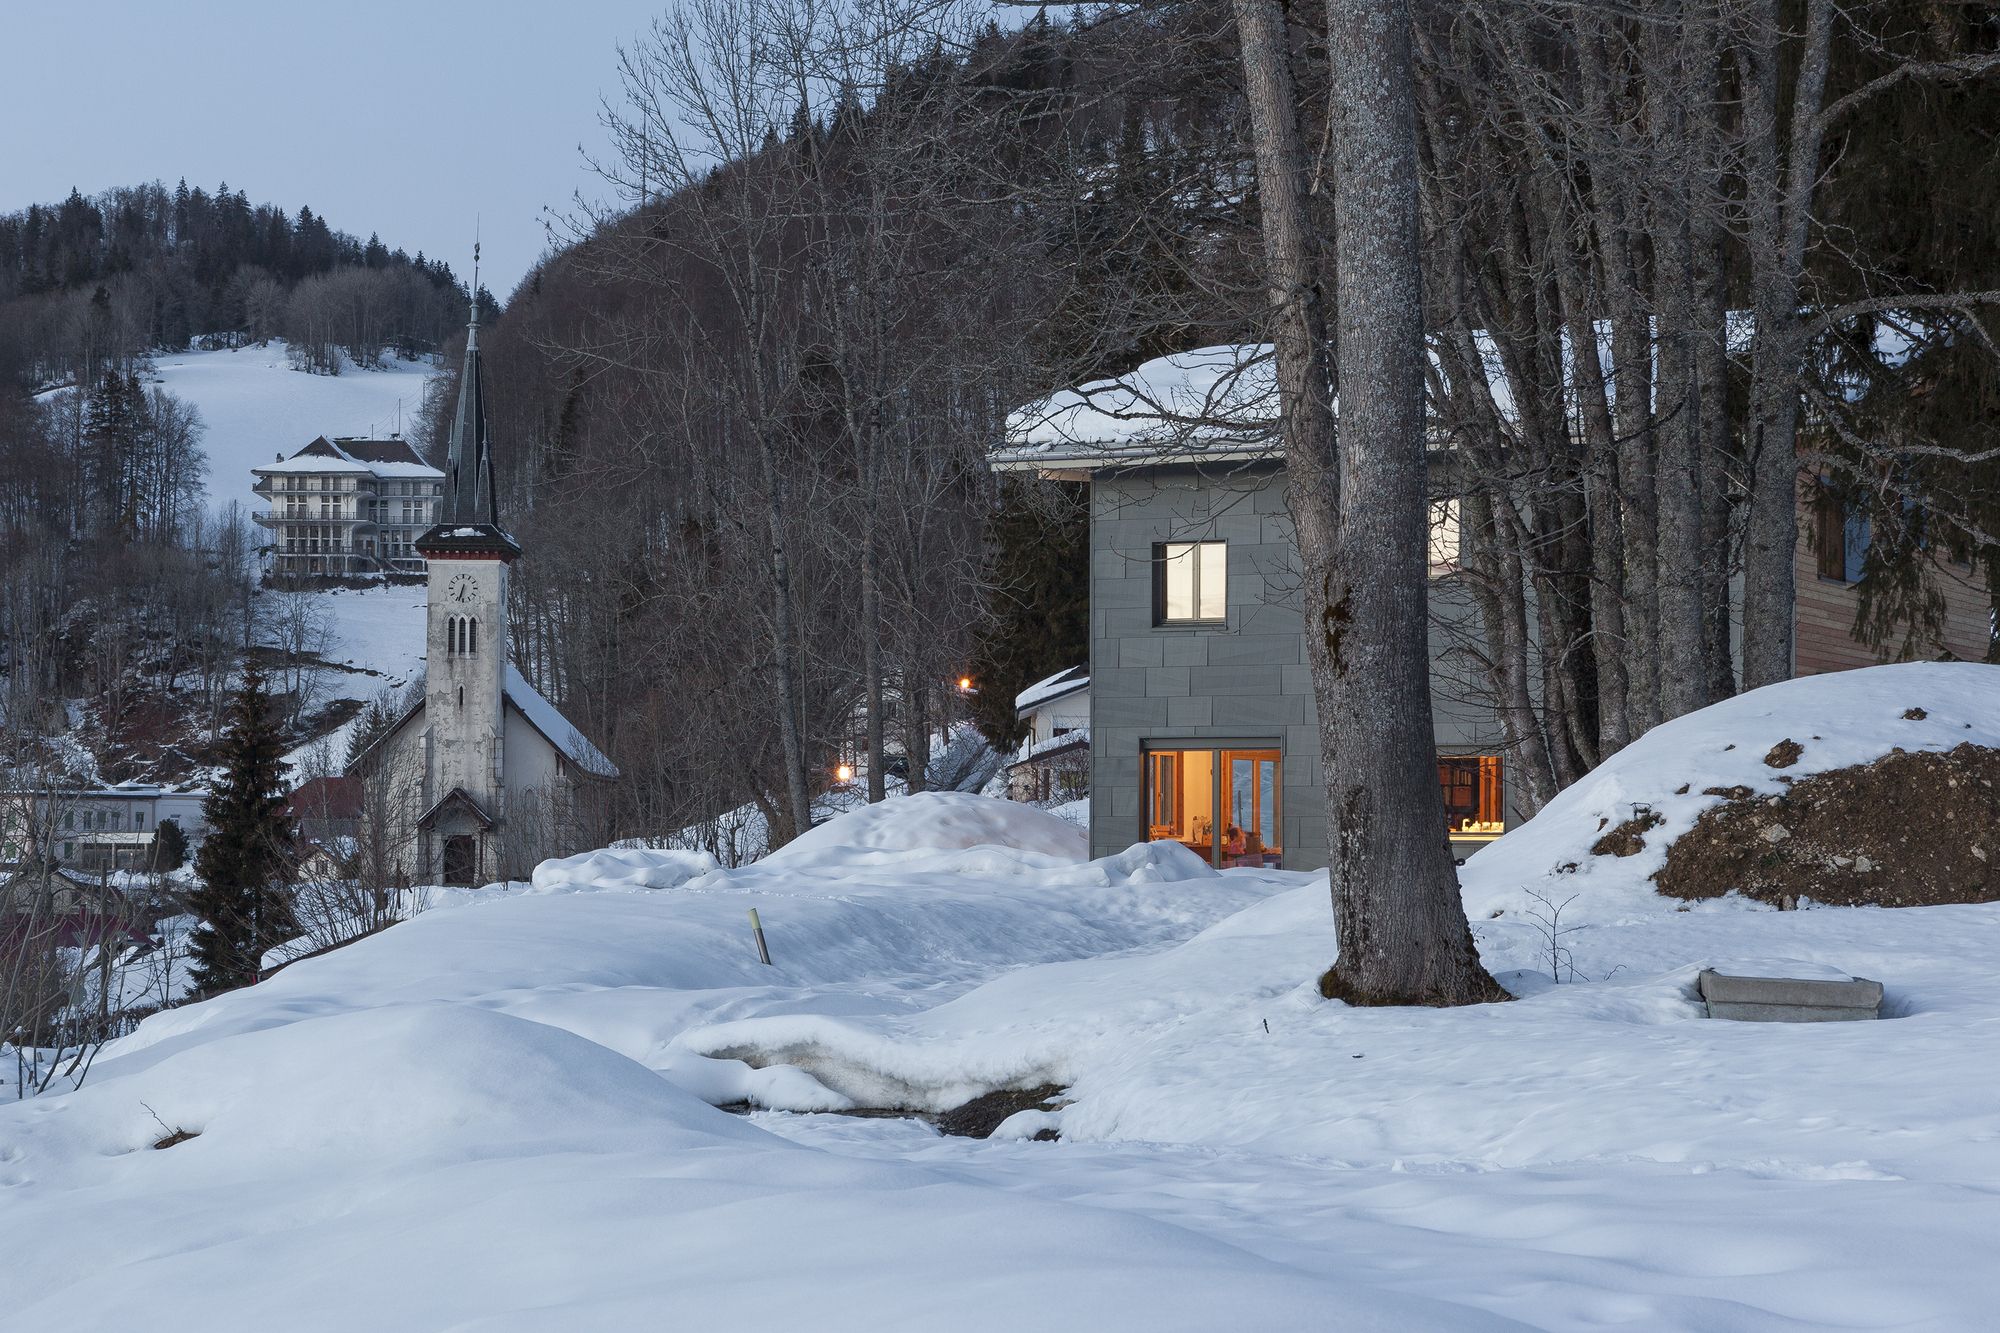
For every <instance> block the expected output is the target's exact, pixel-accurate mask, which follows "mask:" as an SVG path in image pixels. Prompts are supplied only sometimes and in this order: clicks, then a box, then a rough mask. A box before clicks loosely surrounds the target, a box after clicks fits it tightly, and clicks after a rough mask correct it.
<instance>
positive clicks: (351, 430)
mask: <svg viewBox="0 0 2000 1333" xmlns="http://www.w3.org/2000/svg"><path fill="white" fill-rule="evenodd" d="M154 366H155V367H156V369H157V370H158V376H157V378H158V380H159V382H160V384H161V387H163V388H165V389H166V390H167V391H168V392H169V393H172V394H174V395H176V396H178V397H180V398H184V399H186V400H187V401H188V402H191V403H193V404H194V405H195V406H196V407H197V408H199V409H201V419H202V423H203V424H204V425H205V426H206V427H207V431H206V433H205V434H204V435H203V437H202V442H201V446H202V448H203V449H204V450H205V451H207V453H208V495H209V503H210V504H211V505H216V506H220V505H226V504H228V503H229V502H230V501H231V500H235V501H238V502H239V503H241V504H243V505H245V506H247V507H250V508H257V507H258V505H257V504H256V503H255V497H254V496H252V495H251V493H250V486H251V483H252V482H253V481H255V480H256V478H254V477H252V476H251V475H250V469H251V468H253V467H256V466H258V465H260V464H263V463H269V462H272V461H273V460H274V459H275V458H276V457H277V455H279V454H281V453H282V454H284V455H285V456H286V457H288V458H289V457H290V456H291V455H293V454H295V453H297V452H298V451H299V450H300V449H303V448H304V447H305V446H306V445H308V444H311V443H312V442H313V440H314V439H315V438H317V437H318V436H321V435H325V436H327V437H329V438H331V437H333V436H335V435H371V434H372V435H375V436H377V437H386V436H387V435H388V434H389V433H390V432H392V431H394V430H395V429H396V428H397V426H396V423H397V420H398V415H399V413H400V418H401V420H402V422H403V424H404V426H405V428H407V427H408V425H409V423H410V422H411V421H413V420H414V419H415V417H416V415H417V410H418V408H420V407H421V406H422V405H423V400H424V379H425V377H426V376H427V375H429V374H430V373H431V367H430V365H429V364H427V363H421V362H411V361H397V360H391V361H390V362H389V366H390V368H389V369H387V370H368V371H364V370H356V369H354V368H353V366H351V365H350V366H348V367H347V368H346V369H345V370H344V371H343V372H342V373H341V374H339V375H308V374H306V373H304V372H303V371H297V370H293V369H292V368H291V366H290V364H289V363H288V362H287V361H286V359H285V345H284V343H283V342H282V341H281V340H274V341H273V342H272V343H271V344H270V346H268V347H243V348H238V349H237V350H235V351H223V352H174V353H170V354H162V355H160V356H158V357H156V358H155V359H154Z"/></svg>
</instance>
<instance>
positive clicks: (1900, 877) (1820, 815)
mask: <svg viewBox="0 0 2000 1333" xmlns="http://www.w3.org/2000/svg"><path fill="white" fill-rule="evenodd" d="M1779 781H1780V782H1781V783H1784V784H1786V785H1785V789H1784V790H1782V791H1779V792H1767V793H1762V794H1759V793H1755V792H1752V791H1751V790H1750V789H1749V788H1747V787H1732V788H1728V789H1726V790H1723V789H1713V788H1712V789H1710V792H1711V794H1713V795H1718V796H1726V797H1728V798H1729V799H1728V800H1727V802H1726V803H1724V804H1722V805H1718V806H1716V807H1714V808H1713V809H1710V810H1707V811H1705V812H1703V814H1702V816H1701V817H1700V818H1699V819H1697V820H1696V821H1695V825H1694V827H1693V828H1692V829H1690V830H1689V831H1688V832H1686V833H1685V834H1683V835H1681V837H1680V838H1679V839H1677V840H1676V841H1675V842H1674V844H1673V846H1672V847H1670V848H1668V849H1667V864H1666V866H1665V867H1664V868H1662V869H1661V870H1660V872H1659V873H1658V874H1656V875H1655V876H1654V877H1653V879H1654V882H1655V883H1656V884H1657V886H1658V890H1659V892H1660V893H1662V894H1665V895H1667V896H1668V897H1672V898H1719V897H1721V896H1722V895H1723V894H1725V893H1728V892H1730V891H1731V890H1735V891H1736V892H1738V893H1741V894H1743V895H1744V896H1746V897H1750V898H1758V899H1761V900H1763V901H1764V902H1768V903H1774V904H1776V905H1778V906H1780V907H1791V906H1795V905H1796V903H1797V900H1798V899H1799V898H1801V897H1807V898H1810V899H1812V901H1813V902H1815V903H1823V904H1827V905H1829V906H1841V907H1860V906H1880V907H1928V906H1934V905H1936V904H1940V903H1984V902H1993V901H1995V900H2000V874H1996V873H1995V871H1996V868H2000V786H1996V784H2000V750H1995V749H1990V748H1988V747H1986V746H1980V745H1970V744H1967V745H1961V746H1959V747H1958V748H1957V749H1955V750H1952V751H1950V752H1949V753H1944V754H1939V753H1936V752H1933V751H1924V752H1919V753H1915V754H1912V753H1908V752H1906V751H1903V750H1896V751H1894V752H1892V753H1890V754H1887V755H1884V756H1883V757H1882V758H1880V759H1877V760H1875V761H1874V762H1873V763H1869V764H1858V765H1855V766H1854V767H1852V768H1838V769H1834V770H1832V771H1830V772H1826V773H1819V774H1816V775H1814V776H1812V777H1809V778H1801V779H1798V780H1797V781H1792V780H1790V779H1783V778H1781V779H1779Z"/></svg>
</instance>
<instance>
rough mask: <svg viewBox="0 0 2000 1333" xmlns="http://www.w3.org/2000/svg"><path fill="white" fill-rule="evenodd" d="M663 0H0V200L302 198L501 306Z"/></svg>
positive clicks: (594, 142)
mask: <svg viewBox="0 0 2000 1333" xmlns="http://www.w3.org/2000/svg"><path fill="white" fill-rule="evenodd" d="M658 12H660V5H659V3H658V0H654V2H653V3H648V2H647V0H564V3H561V4H523V3H519V2H518V0H514V2H511V3H510V2H507V0H488V3H483V4H473V3H467V2H466V0H411V2H409V3H401V4H392V3H384V2H383V0H354V2H353V3H348V4H344V5H338V6H335V5H310V6H309V5H301V4H291V3H269V0H265V2H263V3H236V2H234V0H202V2H201V3H180V4H159V3H157V2H155V3H147V4H136V3H67V4H48V3H35V4H25V3H18V2H17V0H4V3H0V14H4V27H5V30H6V31H7V33H8V47H9V56H8V60H7V73H6V76H5V77H4V78H0V127H4V132H0V212H12V211H14V210H16V209H20V208H25V207H26V206H27V205H29V204H32V203H55V202H58V201H60V200H61V199H63V198H65V197H67V196H68V194H69V192H70V189H71V187H72V186H74V187H76V188H78V189H81V190H82V191H83V192H84V193H85V194H87V195H88V194H96V193H97V192H98V191H101V190H104V189H107V188H109V187H111V186H114V185H135V184H138V183H140V182H142V181H149V180H156V179H157V180H161V181H164V182H165V183H166V184H167V186H168V188H170V189H171V188H172V187H173V185H174V184H175V182H176V181H178V180H180V179H181V178H182V177H185V178H186V179H187V182H188V184H189V185H190V186H194V185H200V186H202V187H203V188H204V189H207V190H210V191H213V190H214V189H215V188H216V186H217V185H218V184H220V183H222V182H225V181H226V182H227V183H228V184H229V187H230V189H231V190H232V191H234V190H242V191H243V192H244V193H246V194H247V195H248V196H249V198H250V202H251V203H252V204H257V203H266V202H268V203H273V204H277V205H279V206H280V207H282V208H284V209H285V210H286V211H287V212H288V213H292V214H296V213H297V211H298V208H299V206H300V205H301V204H306V205H310V206H311V207H312V209H313V211H314V212H316V213H320V214H322V215H324V216H325V218H326V219H327V221H328V223H329V224H330V225H332V226H334V227H335V228H338V229H340V230H343V231H349V232H353V233H355V234H356V235H358V236H360V237H361V238H362V239H363V240H366V239H367V237H368V234H369V233H370V232H371V231H374V232H379V233H380V234H381V237H382V240H383V243H384V244H386V245H388V246H389V247H390V248H392V249H393V248H395V247H398V246H400V247H402V248H403V249H405V250H407V251H409V252H410V253H411V254H415V253H416V252H417V251H418V250H422V251H424V253H425V254H426V255H427V256H429V257H432V258H442V259H445V260H447V261H449V262H450V264H451V265H452V267H453V268H454V269H456V270H457V271H458V272H459V273H460V274H461V275H463V274H465V273H466V272H467V270H468V269H469V267H470V265H471V262H472V240H473V227H474V223H475V219H476V220H477V221H478V223H479V225H480V227H481V230H482V234H483V238H484V243H485V244H484V256H485V262H484V264H483V265H482V267H481V273H480V276H481V279H482V281H483V282H484V283H485V285H486V286H488V287H490V288H491V289H492V290H493V292H494V294H495V295H497V296H499V297H501V298H502V299H503V300H504V299H505V298H506V296H507V294H508V293H509V292H510V291H511V290H512V289H513V287H514V284H515V283H517V282H518V281H519V280H520V278H521V276H522V275H523V274H524V273H525V272H526V271H527V269H528V267H529V265H530V264H532V263H533V262H534V260H535V258H536V256H537V255H539V254H540V253H541V252H542V250H543V249H544V248H545V246H546V245H547V233H546V231H545V230H544V226H543V222H544V219H545V218H546V217H547V215H546V214H545V213H544V211H543V210H544V208H553V209H556V210H557V211H559V212H563V213H568V212H572V211H573V210H574V198H575V196H576V195H577V193H578V192H582V193H583V194H584V196H585V197H586V198H590V199H597V198H600V197H602V196H603V194H604V193H605V191H604V189H603V187H602V186H601V185H600V183H599V182H598V181H597V179H596V178H595V177H594V176H593V175H592V174H591V173H590V171H589V169H588V167H587V166H586V165H585V163H584V161H583V159H582V157H581V155H580V154H579V153H578V145H579V144H581V145H583V147H584V148H585V149H587V150H589V151H592V152H593V153H595V152H598V151H600V150H602V149H603V148H604V146H605V145H606V138H605V136H604V133H603V131H602V129H601V128H600V127H599V124H598V114H599V109H600V99H601V98H602V97H606V96H610V97H613V98H615V97H616V96H617V89H618V81H617V50H616V48H617V47H618V45H619V44H620V43H627V44H629V43H630V42H631V41H632V40H633V38H634V37H635V36H637V35H638V34H639V33H641V32H642V31H644V30H645V28H646V27H647V25H648V24H649V23H650V21H651V19H652V17H653V16H654V15H655V14H657V13H658Z"/></svg>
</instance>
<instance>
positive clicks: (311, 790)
mask: <svg viewBox="0 0 2000 1333" xmlns="http://www.w3.org/2000/svg"><path fill="white" fill-rule="evenodd" d="M285 814H286V815H287V816H289V817H290V818H292V819H359V818H361V779H360V778H353V777H346V776H341V777H331V778H314V779H312V780H311V781H310V782H303V783H300V784H299V787H298V789H297V790H295V791H294V792H293V793H292V794H291V795H290V796H289V797H287V798H286V800H285Z"/></svg>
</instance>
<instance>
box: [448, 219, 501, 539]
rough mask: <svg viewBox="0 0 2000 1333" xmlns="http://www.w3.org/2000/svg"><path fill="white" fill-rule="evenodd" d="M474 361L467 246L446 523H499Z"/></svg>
mask: <svg viewBox="0 0 2000 1333" xmlns="http://www.w3.org/2000/svg"><path fill="white" fill-rule="evenodd" d="M480 378H481V377H480V366H479V247H478V246H477V245H474V246H473V247H472V317H471V319H470V320H469V321H467V323H466V326H465V369H464V370H463V371H462V372H461V373H460V374H459V379H458V415H457V416H456V417H455V418H454V419H453V421H452V425H451V455H450V458H449V460H448V461H447V462H446V463H445V469H444V471H445V485H444V511H443V517H444V521H445V522H446V523H449V524H452V525H454V526H456V525H463V524H488V523H498V522H499V512H500V511H499V505H498V502H497V498H496V495H495V492H494V485H493V463H492V455H491V454H490V453H489V451H488V446H487V442H486V394H485V392H484V386H483V385H482V384H481V383H480Z"/></svg>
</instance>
